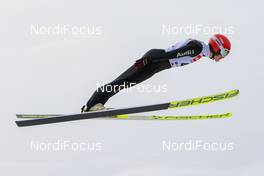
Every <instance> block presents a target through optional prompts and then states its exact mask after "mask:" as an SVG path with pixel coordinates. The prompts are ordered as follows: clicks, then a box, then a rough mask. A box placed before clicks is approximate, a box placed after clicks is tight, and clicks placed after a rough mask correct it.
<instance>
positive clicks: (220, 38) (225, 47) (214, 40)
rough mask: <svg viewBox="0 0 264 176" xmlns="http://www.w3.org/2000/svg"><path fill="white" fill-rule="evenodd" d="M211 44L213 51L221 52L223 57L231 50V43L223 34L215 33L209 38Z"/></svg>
mask: <svg viewBox="0 0 264 176" xmlns="http://www.w3.org/2000/svg"><path fill="white" fill-rule="evenodd" d="M209 45H210V47H211V50H212V52H213V53H214V54H215V53H219V54H220V55H221V56H222V58H224V57H226V56H227V55H228V54H229V52H230V50H231V43H230V41H229V39H228V38H227V37H226V36H224V35H222V34H215V35H213V36H212V37H211V38H210V40H209Z"/></svg>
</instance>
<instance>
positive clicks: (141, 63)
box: [134, 57, 151, 69]
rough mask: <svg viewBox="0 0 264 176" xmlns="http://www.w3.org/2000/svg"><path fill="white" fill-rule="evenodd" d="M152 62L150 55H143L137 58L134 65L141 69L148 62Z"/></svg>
mask: <svg viewBox="0 0 264 176" xmlns="http://www.w3.org/2000/svg"><path fill="white" fill-rule="evenodd" d="M150 63H151V58H150V57H143V58H141V59H139V60H136V62H135V64H134V65H135V67H136V68H137V69H141V68H143V67H145V66H146V65H147V64H150Z"/></svg>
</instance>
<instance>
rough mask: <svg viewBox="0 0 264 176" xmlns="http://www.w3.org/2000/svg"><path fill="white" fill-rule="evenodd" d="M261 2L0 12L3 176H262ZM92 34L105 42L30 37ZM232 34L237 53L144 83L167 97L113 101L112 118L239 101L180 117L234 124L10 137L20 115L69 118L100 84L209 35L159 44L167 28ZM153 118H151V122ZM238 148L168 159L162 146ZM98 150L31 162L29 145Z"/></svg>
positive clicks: (24, 132)
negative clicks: (117, 110) (62, 31)
mask: <svg viewBox="0 0 264 176" xmlns="http://www.w3.org/2000/svg"><path fill="white" fill-rule="evenodd" d="M262 8H263V3H262V1H257V0H253V1H239V2H238V1H237V2H233V1H221V2H220V1H212V0H210V1H209V0H208V1H207V0H206V1H195V0H192V1H169V0H164V1H155V2H154V1H148V0H140V1H139V0H137V1H135V0H134V1H121V0H116V1H72V2H65V1H47V0H46V1H18V0H13V1H1V4H0V13H1V15H0V21H1V28H0V58H1V64H0V70H1V74H0V81H1V93H0V97H1V100H0V105H1V107H2V108H1V126H0V127H1V133H0V137H1V139H2V140H1V142H0V144H1V151H0V156H1V159H0V173H1V175H18V174H19V175H27V176H31V175H36V174H38V175H39V176H41V175H58V174H61V175H73V174H75V175H115V176H130V175H133V176H134V175H136V176H141V175H176V174H179V175H188V176H189V175H212V174H214V175H242V176H243V175H263V167H264V163H263V162H264V160H263V157H262V156H263V151H262V150H263V140H261V139H262V138H263V136H262V134H263V132H264V130H263V125H262V124H263V121H264V120H263V119H262V111H261V108H262V104H263V103H262V98H263V93H262V90H263V88H264V86H263V70H262V69H263V68H262V67H263V64H264V61H263V58H262V56H261V54H262V50H263V44H262V39H263V36H262V31H263V22H262V21H263V20H262V18H263V12H262ZM31 24H33V25H45V26H51V25H56V24H70V25H76V26H81V25H88V26H91V25H99V26H102V30H103V33H102V35H100V36H73V35H67V36H54V35H50V36H47V35H46V36H37V35H30V29H29V28H30V25H31ZM163 24H170V25H172V26H181V25H189V24H202V25H204V26H206V25H209V26H212V25H216V26H223V27H226V26H233V27H234V34H233V35H230V36H229V37H230V39H231V41H232V52H231V54H230V56H228V57H227V59H225V60H224V61H223V62H221V63H217V64H216V63H214V62H213V61H210V60H207V59H204V60H202V61H200V62H199V63H198V62H197V63H194V64H191V65H188V66H186V67H183V68H175V69H170V70H166V71H164V72H161V73H159V74H157V75H155V76H154V77H153V78H151V79H150V80H148V81H147V82H146V83H151V84H164V83H166V84H167V85H168V89H169V91H168V92H167V93H165V94H164V93H163V94H162V93H161V94H158V93H155V94H147V93H146V94H139V93H137V92H133V93H130V94H125V93H120V94H118V95H117V96H115V97H113V98H112V99H111V100H110V101H109V103H108V104H107V106H109V107H128V106H135V105H146V104H153V103H162V102H167V101H173V100H180V99H185V98H191V97H196V96H201V95H209V94H214V93H221V92H223V91H226V90H231V89H236V88H237V89H240V91H241V94H240V96H239V97H238V98H236V99H233V100H230V101H227V102H219V103H215V104H208V105H204V106H199V107H191V108H186V109H180V110H172V111H162V112H155V113H154V114H163V115H165V114H166V115H167V114H168V115H178V114H181V115H186V114H208V113H222V112H229V111H231V112H233V113H234V116H233V117H232V119H228V120H207V121H169V122H167V121H166V122H160V121H155V122H153V121H151V122H150V121H144V122H143V121H104V120H102V121H101V120H90V121H89V120H85V121H79V122H70V123H61V124H54V125H47V126H37V127H32V128H17V127H16V126H15V124H14V121H15V120H16V119H15V114H16V113H75V112H79V110H80V107H81V106H82V105H83V104H84V103H86V101H87V100H88V98H89V96H90V95H91V94H92V93H93V91H94V89H95V87H96V83H97V82H110V81H112V80H113V79H114V78H116V77H117V76H118V75H119V74H120V73H122V72H123V71H124V70H125V69H127V68H128V67H129V66H130V65H131V64H133V62H134V61H135V60H136V59H138V58H140V57H141V56H142V55H143V54H144V53H145V52H146V51H148V50H149V49H151V48H166V47H168V46H169V45H171V44H173V43H175V42H177V41H179V40H182V39H185V38H189V37H192V38H197V39H199V40H203V41H207V40H208V38H209V37H210V35H204V34H203V33H199V34H197V35H190V36H187V35H184V34H179V35H163V34H162V25H163ZM148 114H153V113H148ZM190 139H193V140H198V139H202V140H204V141H216V142H217V141H218V142H234V144H235V145H234V146H235V149H234V151H232V152H167V153H166V152H163V151H162V147H161V142H162V141H163V140H173V141H188V140H190ZM31 140H39V141H56V140H71V141H95V142H102V143H103V144H104V147H103V151H102V152H33V151H30V146H29V145H30V141H31Z"/></svg>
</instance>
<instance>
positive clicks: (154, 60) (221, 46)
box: [82, 34, 231, 112]
mask: <svg viewBox="0 0 264 176" xmlns="http://www.w3.org/2000/svg"><path fill="white" fill-rule="evenodd" d="M230 49H231V43H230V41H229V39H228V38H227V37H226V36H224V35H222V34H215V35H213V36H212V37H211V38H210V40H209V43H208V44H206V43H204V42H202V41H198V40H194V39H187V40H184V41H181V42H178V43H176V44H175V45H172V46H170V47H169V48H167V49H151V50H149V51H148V52H147V53H146V54H145V55H144V56H143V57H142V58H141V59H139V60H137V61H136V62H135V64H134V65H132V66H131V67H130V68H128V69H127V70H126V71H125V72H124V73H122V74H121V75H120V76H119V77H118V78H116V79H115V80H114V81H112V82H110V83H108V84H106V85H104V86H102V87H101V88H99V89H97V90H96V91H95V92H94V94H93V95H92V97H91V98H90V99H89V101H88V102H87V103H86V105H84V106H83V107H82V112H87V111H96V110H102V109H105V108H104V104H105V103H106V102H107V101H108V99H109V98H111V97H112V96H113V95H115V94H116V93H118V92H119V91H120V90H121V89H122V88H120V87H121V86H120V85H126V86H125V87H126V88H128V87H131V86H134V85H136V84H138V83H141V82H143V81H145V80H147V79H148V78H150V77H152V76H153V75H154V74H156V73H158V72H160V71H162V70H165V69H169V68H172V67H181V66H184V65H187V64H191V63H194V62H196V61H198V60H199V59H201V58H202V57H207V58H210V59H212V60H214V61H216V62H218V61H220V60H221V59H223V58H224V57H226V56H227V55H228V54H229V52H230ZM108 86H112V87H113V89H112V91H105V90H106V89H104V87H108ZM123 87H124V86H123Z"/></svg>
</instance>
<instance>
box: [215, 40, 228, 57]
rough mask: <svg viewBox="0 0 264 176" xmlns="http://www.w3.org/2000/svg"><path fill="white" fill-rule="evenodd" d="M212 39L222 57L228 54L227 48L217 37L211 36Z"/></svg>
mask: <svg viewBox="0 0 264 176" xmlns="http://www.w3.org/2000/svg"><path fill="white" fill-rule="evenodd" d="M212 39H213V40H214V41H215V42H216V43H217V46H218V47H219V49H220V54H221V56H222V58H225V57H226V56H227V55H228V54H229V50H228V49H226V48H224V46H223V45H222V43H221V41H220V40H219V39H218V38H216V37H215V36H213V37H212Z"/></svg>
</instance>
